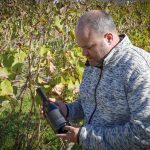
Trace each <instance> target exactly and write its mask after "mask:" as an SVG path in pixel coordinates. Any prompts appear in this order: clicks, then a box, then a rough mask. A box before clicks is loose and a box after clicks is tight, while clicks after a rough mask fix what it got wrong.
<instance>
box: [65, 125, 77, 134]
mask: <svg viewBox="0 0 150 150" xmlns="http://www.w3.org/2000/svg"><path fill="white" fill-rule="evenodd" d="M64 129H65V130H67V131H70V132H73V133H74V130H75V128H74V127H72V126H65V127H64Z"/></svg>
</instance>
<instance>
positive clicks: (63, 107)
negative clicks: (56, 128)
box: [49, 98, 67, 117]
mask: <svg viewBox="0 0 150 150" xmlns="http://www.w3.org/2000/svg"><path fill="white" fill-rule="evenodd" d="M49 101H50V102H52V103H54V104H55V105H57V106H58V107H59V109H60V110H61V111H62V113H63V114H64V116H65V117H66V116H67V106H66V105H65V103H64V102H62V101H61V100H59V99H55V98H49Z"/></svg>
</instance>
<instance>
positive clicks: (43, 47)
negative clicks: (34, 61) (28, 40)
mask: <svg viewBox="0 0 150 150" xmlns="http://www.w3.org/2000/svg"><path fill="white" fill-rule="evenodd" d="M49 50H50V49H49V48H47V47H46V46H45V45H43V46H42V47H41V48H40V56H41V57H43V56H45V55H46V54H47V53H48V51H49Z"/></svg>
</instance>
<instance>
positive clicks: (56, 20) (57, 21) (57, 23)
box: [54, 16, 63, 32]
mask: <svg viewBox="0 0 150 150" xmlns="http://www.w3.org/2000/svg"><path fill="white" fill-rule="evenodd" d="M54 27H56V29H57V30H58V31H59V32H61V31H62V28H63V25H61V20H60V18H59V17H58V16H56V17H55V18H54Z"/></svg>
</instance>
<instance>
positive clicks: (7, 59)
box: [3, 53, 14, 68]
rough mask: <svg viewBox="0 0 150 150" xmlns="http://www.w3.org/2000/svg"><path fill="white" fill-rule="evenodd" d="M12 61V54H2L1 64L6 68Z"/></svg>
mask: <svg viewBox="0 0 150 150" xmlns="http://www.w3.org/2000/svg"><path fill="white" fill-rule="evenodd" d="M13 62H14V56H13V55H12V54H8V53H6V54H4V55H3V65H4V66H5V67H7V68H10V67H11V66H12V64H13Z"/></svg>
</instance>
